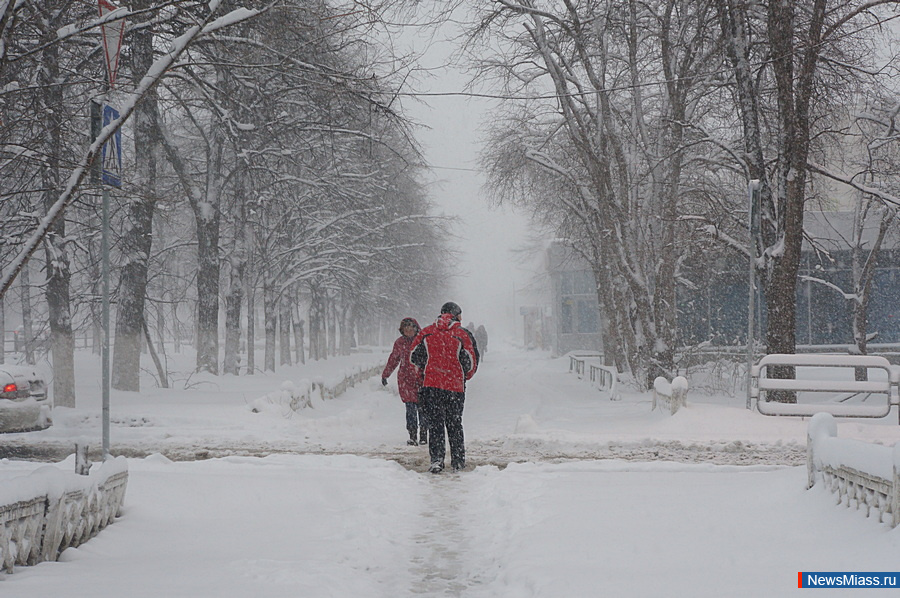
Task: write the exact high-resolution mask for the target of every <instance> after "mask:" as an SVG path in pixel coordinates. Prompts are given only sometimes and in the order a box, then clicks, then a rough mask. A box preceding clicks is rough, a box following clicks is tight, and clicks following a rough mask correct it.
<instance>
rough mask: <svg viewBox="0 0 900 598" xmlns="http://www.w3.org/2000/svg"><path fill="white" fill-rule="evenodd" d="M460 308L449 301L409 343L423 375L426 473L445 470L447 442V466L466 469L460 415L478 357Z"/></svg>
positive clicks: (416, 364)
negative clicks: (446, 444) (429, 461)
mask: <svg viewBox="0 0 900 598" xmlns="http://www.w3.org/2000/svg"><path fill="white" fill-rule="evenodd" d="M461 315H462V309H461V308H460V307H459V305H457V304H456V303H453V302H452V301H448V302H447V303H445V304H444V305H443V306H442V307H441V315H440V316H438V319H437V320H436V321H435V322H434V324H431V325H430V326H426V327H425V328H423V329H422V331H421V332H419V334H418V335H417V336H416V338H415V339H414V340H413V343H412V351H411V353H410V356H409V357H410V361H411V362H412V363H413V364H414V365H415V366H417V367H418V368H419V370H420V371H421V372H422V374H423V377H424V378H423V381H422V392H421V393H420V398H421V402H422V403H423V404H424V407H425V417H426V420H427V421H428V454H429V457H430V459H431V465H430V467H429V471H431V473H440V472H441V471H443V469H444V457H445V454H446V453H445V451H446V447H445V445H444V437H445V436H444V433H445V429H446V437H447V439H448V440H449V442H450V466H451V467H452V468H453V470H454V471H459V470H461V469H463V468H464V467H465V466H466V447H465V437H464V435H463V426H462V414H463V406H464V404H465V400H466V380H469V379H471V378H472V376H473V375H474V374H475V371H476V370H477V369H478V354H477V352H476V351H475V345H474V343H473V342H472V336H471V334H470V333H469V332H468V331H467V330H466V329H465V328H463V327H462V326H461V325H460V323H459V320H460V316H461Z"/></svg>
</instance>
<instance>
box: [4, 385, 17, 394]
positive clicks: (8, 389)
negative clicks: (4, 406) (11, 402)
mask: <svg viewBox="0 0 900 598" xmlns="http://www.w3.org/2000/svg"><path fill="white" fill-rule="evenodd" d="M17 390H18V388H16V385H15V384H7V385H6V386H4V387H3V392H16V391H17Z"/></svg>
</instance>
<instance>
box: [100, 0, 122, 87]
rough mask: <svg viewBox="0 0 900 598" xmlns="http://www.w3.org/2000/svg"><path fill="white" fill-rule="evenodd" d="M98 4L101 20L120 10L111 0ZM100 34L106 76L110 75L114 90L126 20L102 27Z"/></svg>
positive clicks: (111, 85)
mask: <svg viewBox="0 0 900 598" xmlns="http://www.w3.org/2000/svg"><path fill="white" fill-rule="evenodd" d="M98 2H99V3H100V17H101V18H103V17H105V16H106V15H108V14H109V13H111V12H113V11H116V10H119V7H118V6H116V5H115V4H113V3H112V2H110V1H109V0H98ZM123 12H124V9H123ZM100 32H101V33H102V37H103V54H104V55H105V56H106V74H107V75H109V88H110V89H112V88H113V87H114V86H115V84H116V74H118V72H119V52H120V51H121V50H122V38H123V37H124V36H125V19H124V18H122V19H116V20H113V21H109V22H107V23H104V24H102V25H100Z"/></svg>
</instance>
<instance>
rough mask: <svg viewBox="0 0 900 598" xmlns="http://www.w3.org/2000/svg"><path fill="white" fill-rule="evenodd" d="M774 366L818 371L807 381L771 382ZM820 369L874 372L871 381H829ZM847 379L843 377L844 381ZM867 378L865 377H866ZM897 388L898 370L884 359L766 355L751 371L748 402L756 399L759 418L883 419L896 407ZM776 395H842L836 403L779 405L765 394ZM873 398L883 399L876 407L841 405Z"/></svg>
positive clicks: (899, 370)
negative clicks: (827, 416)
mask: <svg viewBox="0 0 900 598" xmlns="http://www.w3.org/2000/svg"><path fill="white" fill-rule="evenodd" d="M777 366H789V367H794V368H798V367H805V368H813V369H819V372H818V373H817V374H816V375H815V376H814V377H811V378H771V377H769V371H770V368H773V367H777ZM824 368H831V369H838V370H844V372H842V373H844V374H846V373H848V372H849V373H851V374H852V373H853V372H854V371H855V370H856V369H857V368H865V369H866V372H867V374H868V373H869V370H874V373H875V379H873V380H855V379H852V380H848V379H837V380H829V379H828V378H827V377H825V376H823V375H822V373H823V371H824ZM846 377H849V376H844V378H846ZM867 377H868V376H867ZM898 384H900V368H898V367H897V366H893V365H891V363H890V362H889V361H888V360H887V359H885V358H884V357H878V356H873V355H815V354H803V355H784V354H772V355H766V356H765V357H763V358H762V359H760V360H759V363H758V364H757V365H755V366H753V368H752V369H751V373H750V398H751V399H756V408H757V410H758V411H759V412H760V413H761V414H763V415H774V416H802V417H810V416H813V415H815V414H817V413H830V414H831V415H834V416H839V417H867V418H878V417H886V416H887V415H888V414H890V412H891V407H892V406H894V405H897V404H898V398H897V393H895V392H894V391H895V389H896V388H897V387H898ZM776 391H790V392H811V393H820V394H821V393H830V394H832V395H836V394H846V395H847V396H846V397H844V398H843V399H842V400H841V401H840V402H839V403H826V404H823V403H804V404H800V403H779V402H776V401H769V400H768V395H769V393H772V392H776ZM873 395H876V396H878V395H880V396H882V397H884V399H883V402H882V403H881V404H878V405H857V404H845V403H844V401H847V400H849V399H850V398H853V397H857V396H864V397H865V398H866V399H868V398H869V397H871V396H873Z"/></svg>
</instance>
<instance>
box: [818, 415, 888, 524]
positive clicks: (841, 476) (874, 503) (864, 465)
mask: <svg viewBox="0 0 900 598" xmlns="http://www.w3.org/2000/svg"><path fill="white" fill-rule="evenodd" d="M806 467H807V473H808V487H809V488H812V487H813V486H814V485H816V484H818V483H824V484H825V487H826V488H828V489H829V490H831V492H833V493H834V494H836V495H837V504H839V505H840V504H843V505H845V506H847V507H851V506H855V507H856V508H857V510H864V511H865V513H866V517H870V516H872V515H875V516H877V517H878V520H879V521H880V522H882V523H888V524H890V526H891V527H896V526H897V525H898V524H900V443H898V444H897V445H895V446H894V447H893V448H891V447H886V446H882V445H878V444H869V443H866V442H861V441H858V440H852V439H847V438H838V437H837V424H836V423H835V420H834V417H833V416H832V415H831V414H829V413H817V414H816V415H814V416H813V418H812V420H811V421H810V422H809V427H808V431H807V444H806Z"/></svg>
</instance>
